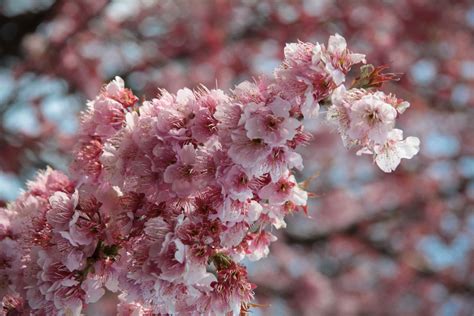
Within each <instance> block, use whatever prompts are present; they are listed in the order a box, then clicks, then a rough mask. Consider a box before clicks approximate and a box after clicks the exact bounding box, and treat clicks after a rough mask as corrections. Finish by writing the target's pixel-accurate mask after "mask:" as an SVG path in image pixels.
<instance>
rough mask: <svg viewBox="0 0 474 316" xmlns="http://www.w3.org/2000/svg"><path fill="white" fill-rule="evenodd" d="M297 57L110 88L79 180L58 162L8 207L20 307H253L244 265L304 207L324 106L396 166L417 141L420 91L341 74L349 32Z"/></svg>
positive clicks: (6, 240) (8, 300) (83, 141)
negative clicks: (395, 90) (196, 82)
mask: <svg viewBox="0 0 474 316" xmlns="http://www.w3.org/2000/svg"><path fill="white" fill-rule="evenodd" d="M284 54H285V59H284V61H283V63H282V64H281V65H280V66H279V67H278V68H277V69H276V70H275V72H274V76H272V77H261V78H258V79H257V80H255V81H254V82H248V81H246V82H243V83H241V84H239V85H237V86H236V87H235V89H233V90H232V91H231V92H230V93H229V94H226V93H225V92H224V91H222V90H220V89H213V90H209V89H207V88H205V87H204V86H201V87H200V88H199V89H197V90H194V91H193V90H190V89H187V88H184V89H181V90H178V91H177V93H176V94H174V93H170V92H167V91H165V90H160V91H159V93H158V95H157V96H156V97H155V98H153V99H152V100H149V101H147V100H143V102H139V101H138V98H137V97H136V96H135V95H134V94H133V92H132V91H131V90H129V89H128V88H125V85H124V81H123V80H122V79H121V78H119V77H116V78H115V79H114V80H113V81H112V82H111V83H109V84H107V85H105V87H104V88H103V89H102V91H101V92H100V93H99V95H98V96H97V97H96V98H95V99H94V100H92V101H90V102H89V103H88V109H87V111H86V112H85V113H84V114H83V117H82V123H81V127H80V131H79V137H78V141H77V144H76V146H75V149H74V159H73V162H72V163H71V166H70V171H71V173H72V177H71V179H70V178H68V177H67V176H66V175H64V174H62V173H60V172H58V171H53V170H52V169H47V170H46V171H45V172H43V173H40V174H39V175H38V176H37V178H36V180H35V181H32V182H30V183H28V187H27V190H26V191H25V192H24V193H23V194H22V195H21V196H20V197H19V198H18V199H17V201H15V202H13V203H11V204H10V205H8V207H7V208H5V209H0V246H1V251H0V276H1V277H2V280H1V281H0V294H1V295H2V304H4V305H5V304H6V305H8V306H7V310H8V311H17V310H21V312H22V313H26V314H34V315H37V314H38V315H64V314H66V315H80V314H81V313H82V312H83V310H84V308H86V307H87V305H88V304H91V303H94V302H96V301H98V300H99V299H100V298H101V297H102V296H103V295H104V293H105V291H106V289H108V290H110V291H114V292H117V293H118V295H119V300H120V304H119V306H118V311H117V312H118V314H119V315H155V314H179V315H201V314H204V315H230V314H232V315H237V314H240V313H246V312H247V311H248V308H249V306H250V304H251V302H252V300H253V299H254V291H253V290H254V288H255V285H254V284H252V283H251V282H250V281H249V279H248V275H247V269H246V267H245V266H244V265H243V263H245V262H246V260H254V261H256V260H260V259H262V258H264V257H266V256H268V255H269V252H270V244H271V243H272V242H274V241H275V240H276V236H275V235H274V234H273V233H275V229H280V228H284V227H286V222H285V219H286V217H287V215H289V214H290V213H294V212H296V211H300V210H302V211H305V212H306V208H307V203H308V196H309V194H308V192H306V191H305V188H306V187H307V184H305V182H303V183H298V181H297V179H296V176H295V174H296V173H295V170H302V169H303V159H302V156H301V155H300V153H298V150H299V148H300V147H302V146H303V145H305V144H306V143H308V141H309V139H310V134H309V133H308V132H306V131H305V127H306V126H305V124H304V123H305V120H304V119H308V118H315V117H316V116H317V114H318V111H319V109H320V107H326V106H327V107H328V114H327V117H326V119H327V120H328V121H330V122H331V123H332V124H333V125H335V126H336V128H337V130H338V132H339V133H340V135H341V137H342V138H343V141H344V143H345V145H347V146H352V145H355V146H358V147H359V153H370V154H373V155H375V162H376V163H377V165H378V166H379V167H380V168H381V169H382V170H384V171H386V172H389V171H393V170H394V169H395V168H396V166H397V165H398V164H399V163H400V160H401V159H402V158H405V159H410V158H412V157H413V156H414V155H415V154H416V153H417V152H418V150H419V140H418V139H417V138H416V137H408V138H406V139H405V140H403V135H402V131H401V130H398V129H395V128H394V127H395V119H396V117H397V116H398V115H399V114H402V113H403V112H404V110H405V109H406V108H407V107H408V103H407V102H405V101H403V100H399V99H398V98H397V97H396V96H394V95H391V94H385V93H383V92H381V91H376V90H373V89H367V90H366V89H355V88H352V89H347V88H346V87H345V86H344V85H343V83H344V81H345V76H346V75H347V74H348V72H349V71H350V69H351V67H352V66H353V65H355V64H358V63H361V62H365V58H364V55H362V54H356V53H352V52H351V51H350V50H348V49H347V44H346V41H345V40H344V38H342V37H341V36H340V35H337V34H336V35H335V36H331V37H330V39H329V43H328V46H327V48H326V47H325V46H324V45H321V44H312V43H303V42H298V43H292V44H288V45H287V46H286V47H285V50H284ZM330 103H331V104H330ZM303 285H304V286H305V287H312V286H313V285H314V284H313V283H312V280H309V281H307V282H306V281H305V282H303Z"/></svg>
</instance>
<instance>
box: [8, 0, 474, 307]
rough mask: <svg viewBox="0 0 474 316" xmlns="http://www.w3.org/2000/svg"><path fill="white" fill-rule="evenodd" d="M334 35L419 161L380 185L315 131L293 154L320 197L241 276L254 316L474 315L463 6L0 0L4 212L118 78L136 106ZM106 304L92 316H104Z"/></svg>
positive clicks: (318, 126) (473, 16) (472, 126)
mask: <svg viewBox="0 0 474 316" xmlns="http://www.w3.org/2000/svg"><path fill="white" fill-rule="evenodd" d="M335 32H338V33H340V34H341V35H343V36H344V37H345V38H346V39H347V41H348V44H349V47H350V48H351V49H352V50H353V51H356V52H360V53H365V54H367V56H368V60H369V62H370V63H372V64H375V65H383V64H386V65H389V66H390V67H391V71H393V72H397V73H403V74H404V76H403V77H402V80H401V81H400V82H399V83H397V84H395V85H387V86H385V87H384V90H385V91H389V92H394V93H396V94H397V95H398V96H399V97H400V98H403V99H406V100H408V101H409V102H410V103H411V105H412V107H411V108H410V110H409V111H408V112H407V113H406V114H405V115H404V116H403V117H402V119H401V121H400V122H399V124H400V125H401V126H402V127H403V129H404V130H405V133H406V135H413V136H417V137H419V138H420V139H421V141H422V147H421V152H420V154H419V155H418V156H417V157H415V158H414V159H412V160H410V161H405V160H404V161H403V162H402V164H401V165H400V167H399V168H398V170H397V171H396V172H395V173H393V174H390V175H386V174H384V173H383V172H381V171H380V170H378V168H376V167H375V166H374V165H373V164H372V162H371V161H370V158H369V157H356V156H355V155H354V153H353V152H348V151H347V150H346V149H344V148H343V146H342V144H341V142H340V140H339V137H338V136H337V135H336V134H334V133H331V131H330V129H329V128H328V127H327V126H325V125H324V124H323V123H318V122H308V124H307V128H308V129H309V130H311V131H312V133H313V135H314V139H313V141H312V142H311V144H310V146H308V147H306V148H304V149H303V150H302V153H303V155H304V156H305V171H304V173H302V174H300V175H299V176H300V179H301V180H304V179H305V178H308V177H309V176H311V175H313V174H315V173H319V174H320V176H318V177H317V178H316V179H315V180H314V181H312V182H311V186H310V188H309V190H310V191H311V192H314V193H315V194H316V195H317V198H315V199H313V200H312V201H311V205H310V210H309V215H310V218H308V217H306V216H304V215H303V214H297V215H294V216H292V217H291V218H290V219H289V221H288V222H289V223H288V229H287V230H286V231H284V232H283V231H282V232H278V238H279V241H278V242H276V243H275V244H274V245H273V246H272V249H271V255H270V256H269V257H268V258H267V259H264V260H262V261H260V262H258V263H256V264H251V265H249V272H250V274H251V279H252V280H253V281H254V282H255V283H257V285H258V288H257V290H256V294H257V302H258V303H260V304H263V305H264V307H261V308H255V309H252V311H251V313H252V314H253V315H443V316H444V315H446V316H453V315H467V316H471V315H474V212H473V211H474V89H473V88H474V2H473V1H472V0H465V1H463V0H457V1H455V0H451V1H448V0H437V1H433V0H384V1H375V0H374V1H369V0H362V1H361V0H357V1H356V0H301V1H299V0H298V1H297V0H295V1H269V0H260V1H259V0H246V1H219V0H215V1H205V0H202V1H198V0H194V1H193V0H189V1H185V0H174V1H172V0H169V1H167V0H114V1H105V0H75V1H68V0H56V1H55V0H0V206H2V205H5V204H6V203H7V202H8V201H9V200H12V199H14V198H15V197H16V196H17V195H18V193H19V192H20V190H21V188H22V187H24V183H25V181H26V180H27V179H29V178H32V177H33V176H34V174H35V172H36V171H37V170H38V169H41V168H45V167H46V166H47V165H51V166H53V167H54V168H58V169H61V170H67V164H68V160H69V159H70V157H69V155H68V152H69V151H70V149H71V145H72V144H73V141H74V133H75V131H76V130H77V128H78V114H79V112H80V111H81V110H82V109H84V105H85V102H86V100H87V99H91V98H93V97H94V96H95V95H96V94H97V92H98V91H99V89H100V88H101V86H102V85H103V84H104V83H105V82H107V81H109V80H111V79H112V78H113V77H114V76H116V75H119V76H122V77H123V78H124V79H125V81H126V85H127V86H129V87H131V88H132V89H133V90H134V92H135V94H136V95H138V96H143V97H144V96H146V97H147V98H151V97H153V96H154V95H155V94H156V93H157V89H158V87H159V88H165V89H168V90H170V91H172V92H175V91H176V90H177V89H179V88H182V87H184V86H187V87H190V88H191V87H196V86H197V85H198V84H200V83H203V84H205V85H207V86H208V87H211V88H212V87H216V86H217V87H219V88H222V89H227V88H231V87H233V86H234V85H235V84H237V83H239V82H241V81H243V80H248V79H251V78H252V77H254V76H256V75H259V74H269V75H270V74H271V72H272V70H273V69H274V67H275V66H277V65H278V64H279V62H280V60H281V59H282V55H283V47H284V45H285V43H286V42H292V41H296V40H297V39H300V40H303V41H312V42H315V41H319V42H324V43H325V42H327V38H328V36H329V35H330V34H333V33H335ZM114 304H115V300H114V297H113V295H111V294H109V295H108V296H106V297H105V298H104V299H103V300H101V301H100V302H99V303H96V304H94V305H92V306H90V308H89V310H88V314H89V315H114V314H115V312H114Z"/></svg>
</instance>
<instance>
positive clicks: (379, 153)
mask: <svg viewBox="0 0 474 316" xmlns="http://www.w3.org/2000/svg"><path fill="white" fill-rule="evenodd" d="M419 150H420V140H419V139H418V138H417V137H413V136H409V137H407V138H406V139H403V131H402V130H399V129H394V130H392V131H391V132H390V133H389V134H388V137H387V141H386V142H385V144H383V145H376V146H375V148H374V151H375V162H376V163H377V166H379V167H380V169H382V170H383V171H385V172H392V171H394V170H395V169H396V168H397V166H398V165H399V164H400V161H401V160H402V159H411V158H413V156H415V155H416V154H417V153H418V151H419Z"/></svg>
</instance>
